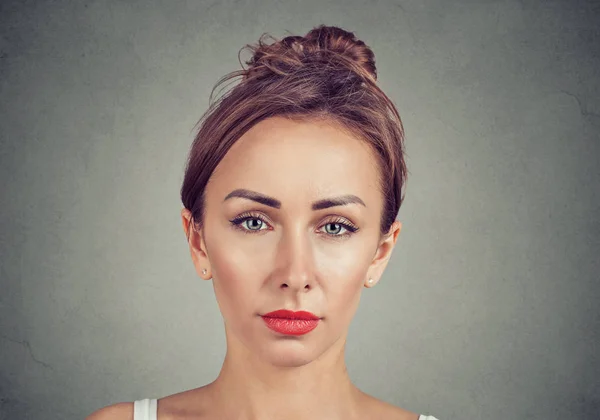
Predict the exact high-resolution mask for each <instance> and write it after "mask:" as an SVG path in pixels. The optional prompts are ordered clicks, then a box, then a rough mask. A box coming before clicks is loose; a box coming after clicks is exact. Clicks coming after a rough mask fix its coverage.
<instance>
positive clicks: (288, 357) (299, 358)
mask: <svg viewBox="0 0 600 420" xmlns="http://www.w3.org/2000/svg"><path fill="white" fill-rule="evenodd" d="M259 354H260V358H261V359H262V360H264V361H265V362H267V363H269V364H271V365H273V366H277V367H300V366H304V365H307V364H309V363H310V362H312V361H314V360H315V359H317V358H318V354H315V351H314V349H311V348H309V347H307V346H306V344H305V343H300V342H293V341H291V340H289V341H287V340H282V341H280V342H278V343H269V344H268V345H267V346H262V348H261V349H260V350H259Z"/></svg>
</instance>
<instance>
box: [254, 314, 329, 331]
mask: <svg viewBox="0 0 600 420" xmlns="http://www.w3.org/2000/svg"><path fill="white" fill-rule="evenodd" d="M262 319H263V320H264V321H265V324H267V327H269V328H270V329H272V330H273V331H275V332H278V333H281V334H286V335H303V334H306V333H309V332H311V331H312V330H314V329H315V328H317V324H318V323H319V320H318V319H287V318H270V317H266V316H263V317H262Z"/></svg>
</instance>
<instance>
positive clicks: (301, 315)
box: [263, 309, 319, 319]
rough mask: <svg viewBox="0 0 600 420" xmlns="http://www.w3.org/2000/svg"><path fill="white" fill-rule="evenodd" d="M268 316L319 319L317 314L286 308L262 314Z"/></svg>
mask: <svg viewBox="0 0 600 420" xmlns="http://www.w3.org/2000/svg"><path fill="white" fill-rule="evenodd" d="M263 316H266V317H268V318H286V319H319V317H318V316H316V315H315V314H313V313H311V312H307V311H296V312H294V311H288V310H287V309H279V310H277V311H273V312H269V313H267V314H264V315H263Z"/></svg>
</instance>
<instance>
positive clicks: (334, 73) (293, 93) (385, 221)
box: [181, 25, 407, 235]
mask: <svg viewBox="0 0 600 420" xmlns="http://www.w3.org/2000/svg"><path fill="white" fill-rule="evenodd" d="M266 36H268V37H269V38H271V39H272V40H273V42H272V43H270V44H268V43H265V42H264V38H265V37H266ZM245 48H249V49H250V50H251V51H252V52H253V57H252V58H251V59H250V60H249V61H246V64H247V65H249V67H248V68H247V69H245V68H244V66H243V65H242V69H243V70H238V71H234V72H231V73H229V74H227V75H225V76H224V77H222V78H221V79H220V80H219V81H218V82H217V84H216V85H215V87H214V88H213V90H212V92H211V95H210V99H209V108H208V110H207V111H206V112H205V113H204V114H203V115H202V117H201V118H200V120H199V121H198V123H197V125H200V127H199V130H198V132H197V134H196V136H195V139H194V141H193V143H192V146H191V149H190V153H189V157H188V161H187V165H186V170H185V176H184V180H183V185H182V187H181V201H182V203H183V205H184V206H185V208H187V209H188V210H189V211H190V212H191V214H192V220H191V221H190V222H192V221H193V222H194V224H195V226H199V227H200V228H202V226H203V221H204V208H205V194H204V191H205V187H206V184H207V183H208V180H209V178H210V176H211V174H212V173H213V171H214V169H215V168H216V167H217V165H218V164H219V162H220V161H221V159H222V158H223V157H224V156H225V154H226V153H227V151H228V150H229V148H230V147H231V146H232V145H233V144H234V143H235V142H236V141H237V140H238V139H239V138H240V137H241V136H242V135H243V134H244V133H245V132H246V131H247V130H249V129H250V128H251V127H252V126H254V125H255V124H257V123H258V122H260V121H261V120H264V119H266V118H269V117H274V116H280V117H285V118H288V119H291V120H294V121H309V120H320V121H326V122H328V123H332V124H335V125H336V126H337V127H338V128H340V129H342V130H344V131H346V132H347V133H349V134H351V135H353V136H354V137H355V138H358V139H360V140H363V141H365V142H366V143H367V144H369V145H370V146H371V148H372V149H371V150H372V151H373V152H374V155H375V156H376V158H377V160H378V163H379V172H378V173H379V179H378V181H379V186H380V188H381V192H382V193H383V197H384V205H383V210H382V214H381V222H380V233H381V235H385V234H386V233H387V232H388V231H389V229H390V227H391V225H392V223H393V222H394V220H395V218H396V216H397V213H398V211H399V209H400V206H401V204H402V202H403V200H404V194H403V191H404V185H405V183H406V176H407V169H406V164H405V161H404V128H403V125H402V121H401V119H400V115H399V114H398V111H397V110H396V107H395V106H394V104H393V103H392V101H391V100H390V99H389V98H388V97H387V96H386V95H385V94H384V93H383V91H382V90H381V89H380V88H379V87H378V86H377V83H376V82H377V70H376V68H375V56H374V54H373V51H372V50H371V49H370V48H369V47H368V46H367V45H365V43H364V42H363V41H361V40H358V39H356V37H355V35H354V33H352V32H348V31H345V30H343V29H341V28H339V27H336V26H325V25H320V26H317V27H315V28H313V29H312V30H310V31H309V32H308V33H307V34H306V35H305V36H304V37H301V36H287V37H285V38H283V39H281V40H277V39H275V38H273V37H272V36H270V35H268V34H266V33H263V34H262V35H261V36H260V38H259V40H258V44H255V45H250V44H247V45H245V46H244V47H243V48H242V49H241V50H240V53H241V52H242V51H243V50H244V49H245ZM238 60H239V53H238ZM240 64H241V61H240ZM238 76H242V82H241V83H239V84H238V85H236V86H235V87H234V88H233V89H231V90H230V91H229V92H227V93H226V94H225V95H223V96H221V97H220V98H219V100H217V101H216V102H213V101H212V97H213V93H214V90H215V89H216V88H217V87H218V86H219V85H221V84H222V83H224V82H226V81H228V80H230V79H233V78H235V77H238Z"/></svg>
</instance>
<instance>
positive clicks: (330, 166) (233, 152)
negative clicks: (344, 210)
mask: <svg viewBox="0 0 600 420" xmlns="http://www.w3.org/2000/svg"><path fill="white" fill-rule="evenodd" d="M378 170H379V169H378V165H377V160H376V158H375V156H374V154H373V152H372V150H371V148H370V146H369V145H368V144H366V143H365V142H364V141H361V140H360V139H357V138H355V137H354V136H352V135H351V134H349V133H348V132H347V131H345V130H342V129H341V128H340V127H338V126H336V125H334V124H332V123H329V122H327V121H316V120H314V121H302V122H300V121H292V120H289V119H286V118H283V117H272V118H269V119H266V120H263V121H261V122H259V123H258V124H256V125H255V126H253V127H252V128H251V129H250V130H248V131H247V132H246V133H244V135H243V136H242V137H241V138H240V139H239V140H238V141H237V142H236V143H235V144H234V145H233V146H232V147H231V149H230V150H229V151H228V152H227V154H226V155H225V157H224V158H223V159H222V160H221V162H220V163H219V165H218V166H217V168H216V169H215V171H214V172H213V176H212V177H211V181H210V182H209V184H210V183H212V184H213V187H214V189H215V190H217V191H218V192H219V195H223V197H224V196H225V195H227V194H228V193H229V192H230V191H231V190H232V189H235V188H249V189H252V190H255V191H260V192H262V193H265V194H269V195H273V196H276V197H278V198H280V199H281V201H282V202H283V206H285V202H286V201H290V200H292V201H293V199H298V200H299V199H302V198H310V199H314V198H320V197H321V196H322V195H328V194H340V193H344V194H356V195H359V197H361V198H362V199H363V201H365V202H366V201H367V200H368V201H371V203H373V200H378V197H379V196H378V190H379V187H378V185H377V177H378ZM208 188H209V187H208V186H207V189H208ZM207 193H208V191H207ZM367 206H369V204H368V203H367Z"/></svg>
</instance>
